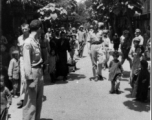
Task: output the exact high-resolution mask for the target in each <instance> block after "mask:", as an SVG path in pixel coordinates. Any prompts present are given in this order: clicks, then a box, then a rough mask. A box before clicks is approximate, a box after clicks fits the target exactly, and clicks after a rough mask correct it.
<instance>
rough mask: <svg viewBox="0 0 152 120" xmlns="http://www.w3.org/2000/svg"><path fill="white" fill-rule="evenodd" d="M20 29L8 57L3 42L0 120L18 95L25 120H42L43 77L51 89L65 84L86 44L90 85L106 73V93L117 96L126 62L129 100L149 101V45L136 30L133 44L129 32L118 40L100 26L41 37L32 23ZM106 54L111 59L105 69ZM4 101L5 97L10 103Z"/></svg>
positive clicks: (40, 30) (51, 31)
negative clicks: (111, 57)
mask: <svg viewBox="0 0 152 120" xmlns="http://www.w3.org/2000/svg"><path fill="white" fill-rule="evenodd" d="M21 30H22V35H20V36H19V37H18V39H17V41H14V42H13V46H12V47H11V48H10V51H9V52H6V43H7V42H6V39H5V42H3V41H1V42H2V45H1V58H2V59H1V62H0V63H1V64H0V72H1V76H0V78H1V81H0V92H1V93H2V94H1V96H2V97H3V98H4V99H3V102H1V104H3V106H2V105H1V108H2V109H1V118H2V117H5V115H6V109H5V108H6V107H9V105H10V104H11V96H13V97H14V98H17V97H18V96H19V98H20V100H19V102H18V107H19V108H22V107H23V106H24V107H23V120H40V113H41V108H42V98H43V85H44V75H45V74H46V73H48V74H50V82H51V83H53V84H55V83H56V81H57V80H63V81H66V80H67V76H68V74H69V66H68V65H69V64H71V66H74V68H75V69H77V67H76V58H82V57H83V51H84V47H85V45H87V48H88V53H89V56H90V59H91V62H92V71H93V77H92V78H91V79H90V80H92V79H93V80H95V81H98V80H103V79H105V78H104V77H103V75H102V70H105V69H109V80H110V81H111V90H110V93H111V94H114V93H119V92H120V91H119V86H120V81H121V78H122V75H123V73H124V70H123V67H122V65H123V63H124V61H125V60H126V59H127V60H128V61H129V63H130V68H131V73H130V82H129V83H130V85H131V87H132V91H131V93H132V96H133V97H135V98H136V99H137V100H140V101H145V100H146V99H147V93H148V89H149V82H150V75H149V71H148V63H147V61H148V60H150V55H149V54H150V49H151V48H150V46H151V40H150V38H149V40H147V42H146V44H145V40H144V38H143V37H142V36H141V35H140V33H141V31H140V29H136V30H135V37H134V38H133V39H132V38H131V34H130V32H129V31H128V30H124V31H123V35H122V36H118V34H117V33H115V34H114V36H113V38H112V39H110V37H109V30H107V29H105V25H104V23H103V22H99V23H98V24H97V28H96V27H95V26H94V25H90V28H89V30H86V29H85V28H84V26H83V25H81V26H80V27H79V28H78V29H77V28H75V27H73V28H71V27H70V28H68V29H65V28H64V27H61V28H58V29H57V28H55V29H51V28H49V27H48V28H47V32H46V33H45V31H44V27H43V24H42V23H41V22H40V21H39V20H33V21H31V23H30V24H27V23H24V24H22V25H21ZM112 44H113V45H112ZM67 52H69V55H70V59H68V56H67ZM110 55H112V56H113V60H112V61H110V63H109V64H108V62H109V58H110ZM119 56H121V60H119V59H118V58H119ZM2 63H3V64H2ZM4 83H5V84H4ZM5 86H6V87H5ZM7 88H9V90H8V89H7ZM9 91H11V92H9ZM11 94H12V95H11ZM6 97H8V98H9V101H8V104H6ZM4 101H5V102H4ZM2 114H3V115H2ZM3 119H4V118H2V120H3Z"/></svg>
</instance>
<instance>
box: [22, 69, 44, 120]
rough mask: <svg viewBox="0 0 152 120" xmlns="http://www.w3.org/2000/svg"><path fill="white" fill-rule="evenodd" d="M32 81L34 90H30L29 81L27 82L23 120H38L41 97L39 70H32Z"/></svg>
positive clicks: (41, 75)
mask: <svg viewBox="0 0 152 120" xmlns="http://www.w3.org/2000/svg"><path fill="white" fill-rule="evenodd" d="M32 71H33V80H34V82H35V83H36V86H35V88H30V87H29V85H30V84H31V82H32V81H31V80H27V84H26V92H25V100H24V108H23V120H40V113H41V108H42V97H43V74H42V69H41V68H33V69H32Z"/></svg>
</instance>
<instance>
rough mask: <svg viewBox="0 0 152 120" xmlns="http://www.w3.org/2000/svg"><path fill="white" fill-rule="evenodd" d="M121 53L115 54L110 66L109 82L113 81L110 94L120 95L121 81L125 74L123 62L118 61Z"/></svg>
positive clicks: (115, 52)
mask: <svg viewBox="0 0 152 120" xmlns="http://www.w3.org/2000/svg"><path fill="white" fill-rule="evenodd" d="M118 57H119V53H118V52H117V51H114V52H113V58H114V59H113V60H112V61H111V62H110V64H109V72H110V73H109V80H110V81H111V90H110V94H113V93H117V94H118V93H119V86H120V79H121V76H122V73H123V68H122V66H121V62H120V61H119V60H118Z"/></svg>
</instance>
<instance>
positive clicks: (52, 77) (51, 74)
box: [50, 72, 56, 83]
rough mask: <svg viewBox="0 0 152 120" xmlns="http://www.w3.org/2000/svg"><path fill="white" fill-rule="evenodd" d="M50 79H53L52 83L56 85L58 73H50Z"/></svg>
mask: <svg viewBox="0 0 152 120" xmlns="http://www.w3.org/2000/svg"><path fill="white" fill-rule="evenodd" d="M50 78H51V82H52V83H55V82H56V72H53V73H50Z"/></svg>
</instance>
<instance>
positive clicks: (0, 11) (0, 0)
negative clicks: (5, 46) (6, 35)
mask: <svg viewBox="0 0 152 120" xmlns="http://www.w3.org/2000/svg"><path fill="white" fill-rule="evenodd" d="M1 23H2V0H0V39H1V36H2V24H1Z"/></svg>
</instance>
